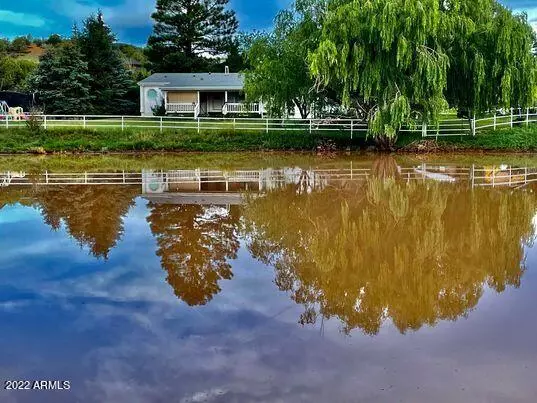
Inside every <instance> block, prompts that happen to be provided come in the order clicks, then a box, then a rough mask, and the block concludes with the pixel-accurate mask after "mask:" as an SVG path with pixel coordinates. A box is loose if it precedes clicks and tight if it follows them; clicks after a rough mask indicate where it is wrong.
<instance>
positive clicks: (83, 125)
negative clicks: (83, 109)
mask: <svg viewBox="0 0 537 403" xmlns="http://www.w3.org/2000/svg"><path fill="white" fill-rule="evenodd" d="M82 127H83V128H84V129H85V128H86V115H84V116H82Z"/></svg>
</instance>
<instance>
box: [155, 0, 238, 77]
mask: <svg viewBox="0 0 537 403" xmlns="http://www.w3.org/2000/svg"><path fill="white" fill-rule="evenodd" d="M227 4H228V0H157V9H156V11H155V13H153V15H152V17H153V19H154V20H155V21H156V24H155V26H154V28H153V34H152V35H151V36H150V37H149V40H148V48H147V56H148V58H149V61H150V62H151V66H152V69H153V71H155V72H194V71H201V70H211V67H213V68H214V67H215V66H216V65H217V63H215V60H214V59H211V58H208V56H213V57H225V56H226V55H227V54H228V53H229V51H230V49H232V48H233V36H234V35H235V33H236V31H237V28H238V22H237V18H236V17H235V12H234V11H231V10H226V6H227Z"/></svg>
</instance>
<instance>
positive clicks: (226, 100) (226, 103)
mask: <svg viewBox="0 0 537 403" xmlns="http://www.w3.org/2000/svg"><path fill="white" fill-rule="evenodd" d="M225 100H226V104H227V91H226V95H225Z"/></svg>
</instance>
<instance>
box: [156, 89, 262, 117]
mask: <svg viewBox="0 0 537 403" xmlns="http://www.w3.org/2000/svg"><path fill="white" fill-rule="evenodd" d="M163 95H164V104H165V107H166V114H167V115H173V114H180V115H190V114H191V115H193V116H194V118H197V117H198V116H211V115H213V116H226V115H228V114H241V115H261V116H263V114H264V109H263V105H262V104H261V103H259V102H255V103H248V102H246V100H245V98H244V94H243V93H241V92H240V91H163Z"/></svg>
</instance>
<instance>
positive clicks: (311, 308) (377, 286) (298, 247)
mask: <svg viewBox="0 0 537 403" xmlns="http://www.w3.org/2000/svg"><path fill="white" fill-rule="evenodd" d="M378 168H379V169H378V170H379V172H382V173H386V172H390V171H391V172H393V169H392V168H390V167H388V166H386V164H384V163H383V164H382V166H379V167H378ZM381 176H389V175H384V174H382V175H381ZM534 198H535V196H534V195H533V194H531V193H529V192H525V191H514V192H511V191H509V190H507V191H501V190H496V189H494V190H493V189H488V190H485V189H474V190H471V189H469V188H468V187H467V186H461V185H449V184H439V183H409V184H406V183H402V182H400V181H397V180H395V179H390V178H387V179H386V178H384V179H381V178H372V179H370V180H369V181H367V182H364V183H363V184H361V185H360V186H358V187H356V188H355V189H354V190H353V191H349V190H347V191H345V192H343V191H338V190H335V189H332V190H326V191H324V192H322V193H315V194H312V195H297V194H296V191H295V190H294V189H289V190H288V191H286V192H280V193H271V194H268V195H267V196H266V197H264V198H257V199H254V200H251V201H250V202H249V204H248V206H247V208H246V209H245V213H244V214H245V223H246V225H245V228H246V233H247V239H248V240H249V241H248V243H249V248H250V250H251V252H252V254H253V255H254V256H255V257H257V258H258V259H260V260H261V261H263V262H265V263H267V264H270V265H272V266H273V267H274V268H275V272H276V284H277V285H278V287H279V288H280V289H281V290H283V291H287V292H289V293H290V295H291V296H292V298H293V300H294V301H296V302H297V303H299V304H302V305H304V306H305V311H304V314H303V315H302V316H301V318H300V322H301V323H303V324H306V323H315V322H316V321H317V319H318V318H319V317H320V316H323V317H326V318H330V317H337V318H339V319H340V320H341V321H342V323H343V330H344V331H345V332H350V331H351V330H353V329H355V328H360V329H362V330H363V331H364V332H365V333H368V334H376V333H377V332H378V331H379V329H380V327H381V325H382V323H383V322H384V321H385V320H387V319H391V320H392V322H393V323H394V324H395V326H396V327H397V328H398V329H399V330H400V331H401V332H405V331H407V330H411V329H412V330H415V329H419V328H420V327H422V326H423V325H431V326H432V325H434V324H435V323H437V322H438V321H439V320H455V319H457V318H458V317H460V316H464V315H466V314H467V313H468V312H469V311H470V310H471V309H472V308H474V307H475V306H476V304H477V303H478V301H479V299H480V297H481V296H482V294H483V291H484V288H485V286H486V285H488V286H489V287H491V288H492V289H494V290H496V291H497V292H502V291H503V290H504V289H505V287H507V286H514V287H518V286H519V285H520V281H521V277H522V274H523V272H524V243H528V242H530V241H531V239H532V237H533V232H534V230H533V225H532V217H533V216H534V214H535V209H536V202H535V200H534Z"/></svg>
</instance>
